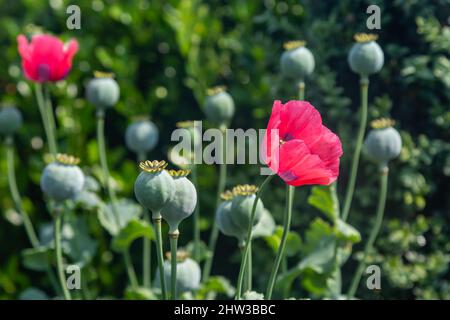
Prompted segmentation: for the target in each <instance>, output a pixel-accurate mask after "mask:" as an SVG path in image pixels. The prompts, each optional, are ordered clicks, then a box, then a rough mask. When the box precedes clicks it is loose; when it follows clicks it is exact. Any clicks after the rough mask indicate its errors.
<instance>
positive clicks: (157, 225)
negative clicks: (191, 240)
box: [153, 218, 167, 300]
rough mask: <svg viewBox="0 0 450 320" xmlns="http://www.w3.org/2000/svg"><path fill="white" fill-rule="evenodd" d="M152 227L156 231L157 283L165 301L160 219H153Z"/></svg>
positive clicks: (165, 291)
mask: <svg viewBox="0 0 450 320" xmlns="http://www.w3.org/2000/svg"><path fill="white" fill-rule="evenodd" d="M153 225H154V227H155V231H156V255H157V257H158V271H159V281H160V283H161V295H162V298H163V300H167V290H166V278H165V275H164V257H163V248H162V235H161V218H153Z"/></svg>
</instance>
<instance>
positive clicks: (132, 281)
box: [123, 249, 139, 289]
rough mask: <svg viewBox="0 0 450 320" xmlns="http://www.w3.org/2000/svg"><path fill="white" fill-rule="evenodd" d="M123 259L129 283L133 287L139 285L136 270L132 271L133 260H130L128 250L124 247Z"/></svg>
mask: <svg viewBox="0 0 450 320" xmlns="http://www.w3.org/2000/svg"><path fill="white" fill-rule="evenodd" d="M123 260H124V261H125V267H126V268H127V274H128V279H130V284H131V287H132V288H133V289H136V288H137V287H139V283H138V281H137V277H136V272H135V271H134V267H133V262H132V261H131V257H130V252H129V251H128V249H126V250H125V251H124V252H123Z"/></svg>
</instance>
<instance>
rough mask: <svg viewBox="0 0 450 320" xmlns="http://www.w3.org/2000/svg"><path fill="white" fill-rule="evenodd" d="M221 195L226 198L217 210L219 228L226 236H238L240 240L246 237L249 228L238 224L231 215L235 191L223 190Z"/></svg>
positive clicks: (223, 198)
mask: <svg viewBox="0 0 450 320" xmlns="http://www.w3.org/2000/svg"><path fill="white" fill-rule="evenodd" d="M220 197H221V198H222V200H224V201H223V202H222V203H221V204H220V205H219V206H218V208H217V210H216V223H217V226H218V227H219V230H220V231H221V232H222V233H223V234H224V235H226V236H229V237H236V238H237V239H238V241H239V242H242V241H243V240H244V239H245V236H246V234H247V230H244V229H243V228H241V227H239V226H238V225H236V224H235V223H234V222H233V220H232V216H231V204H232V200H233V193H232V192H231V191H226V192H223V193H222V194H221V195H220Z"/></svg>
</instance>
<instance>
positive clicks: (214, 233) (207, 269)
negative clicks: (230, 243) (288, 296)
mask: <svg viewBox="0 0 450 320" xmlns="http://www.w3.org/2000/svg"><path fill="white" fill-rule="evenodd" d="M221 129H223V130H222V132H223V135H222V163H221V164H220V174H219V184H218V186H217V195H216V208H217V207H219V205H220V201H221V200H220V194H221V193H222V192H223V191H224V189H225V184H226V179H227V163H226V158H227V156H226V145H227V142H226V130H225V129H226V128H221ZM218 236H219V226H218V225H217V223H216V222H215V220H214V219H213V227H212V230H211V235H210V238H209V243H208V251H209V256H208V257H207V258H206V262H205V266H204V267H203V275H202V279H203V281H204V282H206V281H208V279H209V275H210V274H211V267H212V262H213V259H214V251H215V249H216V244H217V238H218Z"/></svg>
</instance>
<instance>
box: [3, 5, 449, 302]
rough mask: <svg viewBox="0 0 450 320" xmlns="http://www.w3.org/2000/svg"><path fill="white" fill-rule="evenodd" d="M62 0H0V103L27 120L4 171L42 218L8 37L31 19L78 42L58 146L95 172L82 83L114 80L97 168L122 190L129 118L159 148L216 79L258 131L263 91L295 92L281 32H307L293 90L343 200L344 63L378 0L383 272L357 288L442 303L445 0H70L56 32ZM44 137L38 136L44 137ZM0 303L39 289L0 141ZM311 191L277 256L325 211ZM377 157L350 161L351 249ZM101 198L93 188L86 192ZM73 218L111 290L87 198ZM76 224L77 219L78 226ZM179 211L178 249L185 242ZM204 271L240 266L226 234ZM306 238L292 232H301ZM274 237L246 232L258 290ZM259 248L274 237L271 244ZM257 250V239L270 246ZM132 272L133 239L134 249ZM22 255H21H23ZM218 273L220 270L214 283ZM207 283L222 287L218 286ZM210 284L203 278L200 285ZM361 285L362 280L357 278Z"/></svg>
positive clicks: (237, 176) (350, 95)
mask: <svg viewBox="0 0 450 320" xmlns="http://www.w3.org/2000/svg"><path fill="white" fill-rule="evenodd" d="M70 4H72V1H66V0H50V1H43V0H38V1H36V0H19V1H17V0H0V46H1V48H2V50H0V70H1V72H0V101H1V102H2V103H12V104H15V105H17V106H18V107H19V108H20V109H21V111H22V113H23V115H24V118H25V125H24V127H23V128H22V129H21V131H20V134H19V135H18V136H17V139H16V140H17V152H18V158H19V159H18V161H19V164H18V165H17V168H16V169H17V175H18V182H19V189H20V191H21V193H22V195H23V197H24V206H25V209H26V210H27V211H28V212H29V214H30V216H31V219H32V221H33V222H34V224H35V225H36V226H39V225H44V226H45V223H48V222H49V221H50V216H49V214H48V213H47V211H46V210H45V205H44V202H43V200H42V194H41V191H40V188H39V178H40V172H41V170H42V167H43V165H44V162H43V154H44V152H45V147H44V149H42V140H41V139H44V136H43V130H42V126H41V122H40V117H39V113H38V108H37V105H36V102H35V98H34V95H33V87H32V86H31V83H29V82H28V81H26V80H25V79H24V77H23V75H22V72H21V68H20V59H19V55H18V53H17V43H16V37H17V35H18V34H22V33H23V34H27V35H30V34H32V33H33V32H36V31H37V30H42V31H45V32H51V33H53V34H56V35H60V36H61V37H62V38H64V39H70V38H76V39H77V40H78V42H79V45H80V50H79V52H78V54H77V55H76V57H75V59H74V65H73V70H72V71H71V73H70V75H69V76H68V78H67V79H66V80H65V81H62V82H60V83H58V84H57V85H55V86H53V87H52V94H53V97H54V100H53V102H54V105H55V106H56V114H57V121H58V138H59V142H60V145H61V149H62V150H63V151H65V152H68V153H72V154H76V155H78V156H79V157H81V158H82V160H83V163H82V164H83V166H84V168H85V169H86V170H87V171H88V172H89V173H90V174H92V175H93V176H94V177H100V174H99V173H100V168H99V165H98V160H99V159H98V156H97V151H96V139H95V117H94V112H95V111H94V108H93V106H92V105H89V104H88V103H87V102H86V101H85V99H84V85H85V83H86V81H87V80H88V79H89V78H91V77H92V73H93V71H94V70H106V71H112V72H114V73H115V75H116V79H117V81H118V82H119V84H120V87H121V99H120V102H119V103H118V104H117V106H116V107H115V108H114V109H113V110H109V111H108V115H107V124H106V136H107V143H108V147H109V153H108V157H109V165H110V168H111V172H112V175H113V177H114V179H115V182H116V188H117V190H118V192H119V194H120V196H121V197H130V198H133V193H132V186H133V183H134V177H135V176H136V175H137V172H138V171H137V166H136V159H135V155H134V154H132V153H131V152H129V151H128V150H127V149H126V147H125V145H124V131H125V128H126V126H127V124H128V123H129V122H130V121H131V119H132V118H133V117H134V116H137V115H142V114H147V115H149V116H150V117H151V119H152V121H153V122H154V123H155V124H156V125H157V126H158V128H159V130H160V141H159V143H158V146H157V148H156V149H155V150H154V151H153V152H152V154H151V155H150V157H151V158H154V159H167V151H168V148H169V147H170V146H171V142H170V134H171V132H172V130H174V128H175V123H176V122H178V121H182V120H201V119H204V115H203V113H202V107H201V106H202V102H203V100H204V96H205V93H206V89H207V88H208V87H211V86H214V85H226V86H227V87H228V90H229V92H230V93H231V95H232V96H233V98H234V99H235V102H236V115H235V117H234V120H233V121H232V125H231V127H234V128H244V129H246V128H265V126H266V122H267V120H268V117H269V115H270V111H271V106H272V101H273V100H274V99H281V100H284V101H285V100H288V99H293V98H296V96H297V89H296V87H295V86H294V85H293V84H292V82H291V81H287V80H285V79H283V78H282V77H281V75H280V68H279V58H280V55H281V53H282V52H283V47H282V45H283V43H284V42H286V41H289V40H296V39H304V40H306V41H307V46H308V48H310V50H311V51H312V52H313V54H314V56H315V58H316V69H315V71H314V73H313V75H312V76H311V77H310V78H309V79H308V80H307V82H306V99H307V100H309V101H310V102H311V103H312V104H313V105H314V106H316V107H317V108H318V109H319V110H320V112H321V113H322V116H323V118H324V122H325V123H326V124H327V126H329V127H330V128H332V129H333V130H334V131H336V132H337V133H338V134H339V135H340V137H341V139H342V141H343V146H344V152H345V154H344V157H343V159H342V164H341V176H340V178H339V181H338V192H339V195H340V198H341V199H342V197H343V193H344V190H345V185H346V182H347V177H348V172H349V162H350V159H351V157H350V154H351V153H352V150H353V146H354V142H355V139H354V137H355V132H356V131H357V126H358V114H357V110H358V108H359V86H358V77H357V75H355V74H353V73H352V72H351V71H350V69H349V67H348V64H347V53H348V51H349V48H350V46H351V44H352V42H353V39H352V37H353V35H354V34H355V33H357V32H367V29H366V19H367V17H368V15H367V14H366V13H365V12H366V8H367V7H368V6H369V5H370V4H377V5H379V6H380V8H381V9H382V12H381V30H376V33H378V34H379V40H378V43H379V44H380V45H381V46H382V48H383V50H384V52H385V66H384V67H383V69H382V71H381V72H380V73H379V74H378V75H375V76H373V77H371V83H370V89H369V121H370V120H372V119H375V118H378V117H381V116H383V117H384V116H389V117H392V118H394V119H395V120H396V121H397V128H399V129H400V132H401V135H402V139H403V143H404V147H403V150H402V153H401V156H400V158H399V159H398V160H396V161H394V162H393V163H392V165H391V174H390V185H389V195H388V202H387V208H386V215H385V217H386V218H385V220H384V223H383V227H382V231H381V234H380V236H379V238H378V240H377V242H376V246H375V248H376V250H375V251H374V252H373V253H372V255H371V259H372V261H374V263H376V264H378V265H380V267H381V270H382V289H381V290H380V291H369V290H360V291H358V296H359V297H362V298H374V299H405V298H407V299H412V298H417V299H430V298H432V299H449V298H450V282H449V278H450V277H449V276H450V273H449V270H448V268H449V263H450V233H449V222H450V212H449V211H450V197H449V191H450V187H449V185H450V183H449V182H450V180H449V176H450V152H449V151H450V142H449V138H450V27H449V23H450V18H449V17H450V2H449V1H448V0H434V1H425V0H393V1H391V0H386V1H379V0H378V1H377V0H370V1H362V0H351V1H350V0H340V1H291V0H285V1H275V0H265V1H241V0H230V1H217V0H212V1H199V0H180V1H174V0H172V1H156V0H128V1H113V0H109V1H108V0H94V1H87V0H86V1H85V0H80V1H76V4H77V5H78V6H79V7H80V8H81V29H80V30H68V29H67V27H66V19H67V17H68V15H67V14H66V8H67V6H68V5H70ZM44 140H45V139H44ZM0 155H1V156H0V208H1V215H0V299H16V298H19V297H20V296H21V294H22V293H23V292H24V290H26V289H28V288H30V287H38V288H40V289H41V290H43V291H44V292H45V291H46V290H47V289H48V291H50V287H49V283H48V280H47V278H46V276H45V273H42V272H39V271H36V270H33V268H31V269H30V268H29V263H28V264H27V265H25V264H24V257H23V252H22V251H23V250H24V249H25V248H28V247H29V244H28V241H27V238H26V235H25V232H24V230H23V227H21V220H20V216H19V215H18V214H17V213H16V212H15V211H14V209H13V207H14V206H13V202H12V200H11V198H10V195H9V190H8V187H7V178H6V163H5V152H4V148H3V145H2V146H0ZM258 170H259V168H258V167H257V166H248V167H247V166H242V165H240V166H230V167H229V176H228V181H227V186H228V187H230V186H233V185H235V184H239V183H260V182H261V178H260V177H259V176H258ZM217 176H218V175H217V168H216V167H215V166H206V165H203V166H201V167H200V168H199V185H200V189H201V192H200V208H201V209H200V210H201V211H200V212H201V215H202V224H201V225H202V230H203V232H202V238H203V240H205V241H206V240H207V239H208V234H209V230H210V225H211V223H212V217H213V212H214V205H215V192H216V185H217ZM310 190H311V188H309V187H303V188H299V190H298V191H297V193H296V198H295V211H294V220H293V230H294V233H295V235H293V237H294V238H295V239H294V240H295V241H294V240H293V243H294V244H293V245H292V250H291V252H290V257H289V262H288V263H289V267H292V266H294V265H296V264H297V263H298V261H299V260H300V259H301V256H302V253H304V251H305V250H307V248H306V244H307V243H306V242H307V240H305V238H306V236H305V234H306V233H307V230H309V228H310V226H311V223H312V222H313V221H315V219H324V220H326V217H324V216H323V215H321V213H320V212H319V211H318V210H316V209H314V208H312V207H311V206H309V205H308V201H307V198H308V196H309V194H310ZM376 190H377V175H376V166H375V165H374V164H373V163H371V162H370V161H369V160H368V159H367V157H364V155H363V157H362V160H361V162H360V171H359V176H358V181H357V189H356V192H355V197H354V201H353V207H352V211H351V213H350V219H349V221H350V223H351V224H352V225H354V226H355V227H356V228H357V229H359V230H360V232H361V235H362V238H363V242H361V243H359V244H356V245H355V246H354V247H353V250H354V252H358V251H361V250H362V246H363V243H364V239H366V236H367V234H368V230H369V228H370V226H371V222H372V218H373V217H374V213H375V206H376V193H377V191H376ZM99 195H100V196H102V197H104V195H103V193H101V192H100V193H99ZM264 202H265V203H266V205H267V207H268V208H269V209H270V211H271V212H272V214H273V216H274V218H275V220H276V221H277V222H278V224H281V221H282V213H283V211H282V209H283V205H284V188H283V185H282V183H280V182H279V181H277V182H275V183H273V184H272V190H271V192H268V193H267V194H266V197H265V199H264ZM76 215H77V217H78V218H80V219H81V220H77V221H78V222H80V226H79V227H76V228H74V230H75V232H76V233H77V239H76V242H77V245H79V246H81V247H82V248H84V247H87V248H88V249H87V252H88V254H89V255H90V256H89V259H88V262H86V266H85V267H84V268H83V274H84V275H86V279H87V280H86V281H87V283H88V285H89V287H90V289H91V297H92V296H102V297H113V296H114V297H119V298H121V297H123V296H124V290H125V287H126V283H127V280H126V274H125V270H124V267H123V264H122V263H121V257H120V256H118V255H116V254H115V253H114V252H113V251H111V249H110V248H109V243H110V241H109V239H110V238H109V235H108V234H107V233H106V232H104V231H103V229H102V227H101V225H100V223H99V221H98V217H97V214H96V211H95V210H83V209H80V208H79V209H78V210H77V212H76ZM78 222H77V223H78ZM190 228H191V222H186V223H185V227H184V230H185V236H184V237H182V238H181V240H180V241H181V245H186V244H187V242H189V240H190V238H191V237H190ZM220 237H221V238H220V241H219V246H218V249H217V250H218V251H217V252H218V254H217V257H218V258H217V260H215V263H214V266H213V274H215V275H221V276H224V277H227V278H229V279H230V281H229V283H228V286H231V285H234V284H235V278H236V275H237V272H238V267H239V257H240V256H239V251H238V250H237V249H236V241H235V240H234V239H231V238H226V237H224V236H222V235H221V236H220ZM302 239H303V240H302ZM273 241H274V239H262V240H258V241H256V243H255V249H254V250H255V251H256V252H258V254H256V255H255V257H254V262H253V263H254V268H255V272H254V274H255V288H256V289H257V290H258V289H259V290H260V291H261V290H262V288H264V285H265V283H266V281H267V275H268V273H269V271H270V268H271V263H272V261H273V257H274V252H273V250H270V248H272V247H273ZM271 244H272V245H271ZM268 248H269V249H268ZM132 250H133V259H134V260H135V263H136V268H137V269H138V268H139V266H140V250H141V249H140V244H138V243H137V244H136V245H134V246H133V247H132ZM357 256H358V255H353V256H352V257H351V258H350V259H349V260H348V261H347V263H346V264H345V265H344V267H343V270H342V282H343V287H344V288H347V287H348V284H349V281H350V279H351V276H352V274H353V271H354V270H355V267H356V263H357V261H356V260H355V257H357ZM27 266H28V267H27ZM222 280H223V279H222ZM325 282H326V277H323V275H320V274H310V273H305V274H303V275H302V277H300V278H299V279H296V280H295V282H294V285H293V289H292V290H293V291H292V295H293V296H297V297H299V296H303V297H306V296H309V297H313V298H315V297H317V298H320V297H323V296H324V294H325V292H326V290H325V289H324V288H325V287H326V284H325ZM214 285H215V287H214V288H213V289H214V290H217V291H219V293H220V294H222V296H226V293H227V290H229V289H230V288H228V287H227V282H226V281H225V280H223V281H218V282H217V283H215V284H214ZM213 289H211V290H213ZM360 289H361V288H360Z"/></svg>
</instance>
